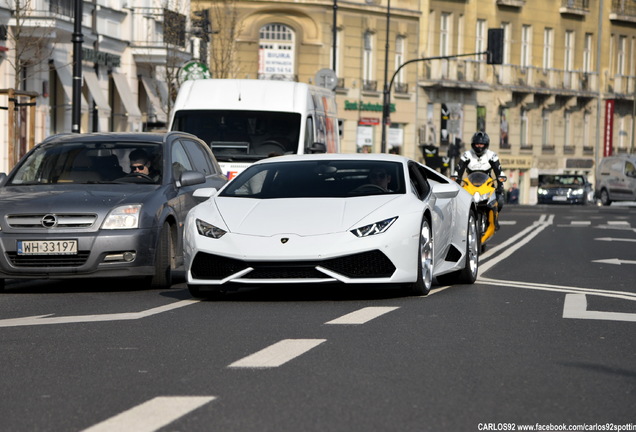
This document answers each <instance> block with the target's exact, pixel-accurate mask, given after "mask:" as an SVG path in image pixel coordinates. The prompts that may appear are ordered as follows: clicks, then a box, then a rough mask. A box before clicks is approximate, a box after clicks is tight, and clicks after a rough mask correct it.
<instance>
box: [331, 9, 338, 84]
mask: <svg viewBox="0 0 636 432" xmlns="http://www.w3.org/2000/svg"><path fill="white" fill-rule="evenodd" d="M331 32H332V36H331V51H332V52H331V69H332V70H333V71H334V72H335V71H336V59H337V58H338V56H337V54H336V48H337V46H338V45H337V43H336V42H337V37H338V0H333V25H332V27H331Z"/></svg>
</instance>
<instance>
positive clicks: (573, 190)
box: [572, 189, 585, 196]
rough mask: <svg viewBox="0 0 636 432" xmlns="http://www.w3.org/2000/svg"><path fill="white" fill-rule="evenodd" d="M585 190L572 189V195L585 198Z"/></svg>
mask: <svg viewBox="0 0 636 432" xmlns="http://www.w3.org/2000/svg"><path fill="white" fill-rule="evenodd" d="M584 193H585V189H572V195H576V196H583V194H584Z"/></svg>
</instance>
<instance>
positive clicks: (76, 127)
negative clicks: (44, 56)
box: [71, 0, 84, 133]
mask: <svg viewBox="0 0 636 432" xmlns="http://www.w3.org/2000/svg"><path fill="white" fill-rule="evenodd" d="M82 2H83V0H75V17H74V27H73V102H72V109H73V111H72V126H71V132H73V133H79V132H80V121H81V119H82V42H84V36H83V34H82V14H83V10H82V9H83V5H82Z"/></svg>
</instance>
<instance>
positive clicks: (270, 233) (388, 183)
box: [184, 154, 479, 297]
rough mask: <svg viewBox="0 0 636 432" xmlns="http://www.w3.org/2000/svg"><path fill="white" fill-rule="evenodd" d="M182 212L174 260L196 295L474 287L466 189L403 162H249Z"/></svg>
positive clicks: (327, 157) (474, 244) (363, 158)
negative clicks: (294, 287) (312, 287)
mask: <svg viewBox="0 0 636 432" xmlns="http://www.w3.org/2000/svg"><path fill="white" fill-rule="evenodd" d="M195 195H196V196H200V197H202V198H209V199H207V201H204V202H203V203H201V204H199V205H198V206H196V207H194V208H193V209H192V210H191V211H190V213H189V214H188V218H187V220H186V226H185V234H184V235H185V239H184V255H185V261H186V264H185V268H186V275H187V283H188V288H189V290H190V293H191V294H192V295H193V296H195V297H207V296H212V297H214V296H215V295H217V293H218V292H221V291H224V290H229V289H233V288H237V287H239V286H240V285H241V284H256V285H260V284H284V283H325V282H333V283H338V282H341V283H345V284H364V285H369V286H371V285H374V284H395V285H401V286H402V287H403V288H404V291H405V292H406V293H408V294H413V295H426V294H427V293H428V292H429V290H430V289H431V285H432V283H433V278H434V277H436V278H437V281H438V282H440V283H466V284H472V283H474V282H475V279H476V277H477V271H478V253H479V235H478V231H477V225H476V214H475V207H474V204H473V199H472V196H471V195H470V194H469V193H467V192H466V191H464V190H463V189H462V188H460V187H459V185H457V184H456V183H455V182H453V181H451V180H450V179H448V178H447V177H444V176H442V175H441V174H439V173H438V172H436V171H433V170H432V169H430V168H428V167H426V166H424V165H422V164H420V163H417V162H416V161H413V160H410V159H408V158H405V157H402V156H397V155H388V154H373V155H369V154H350V155H343V154H322V155H300V156H298V155H297V156H279V157H273V158H269V159H265V160H262V161H259V162H257V163H255V164H254V165H251V166H250V167H248V168H247V169H246V170H245V171H243V172H242V173H241V174H239V175H238V176H237V177H236V178H234V179H233V180H232V181H231V182H229V183H228V184H227V185H226V186H225V187H224V188H223V189H221V190H220V191H218V193H217V191H216V190H214V189H200V190H198V191H197V192H196V193H195Z"/></svg>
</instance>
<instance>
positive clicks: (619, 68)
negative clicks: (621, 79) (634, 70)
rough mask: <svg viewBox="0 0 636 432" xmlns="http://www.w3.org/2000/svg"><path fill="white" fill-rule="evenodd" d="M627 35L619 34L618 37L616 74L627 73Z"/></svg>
mask: <svg viewBox="0 0 636 432" xmlns="http://www.w3.org/2000/svg"><path fill="white" fill-rule="evenodd" d="M626 51H627V37H626V36H619V38H618V53H617V54H618V55H617V60H616V74H617V75H625V69H626V68H625V63H626V59H627V52H626Z"/></svg>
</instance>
